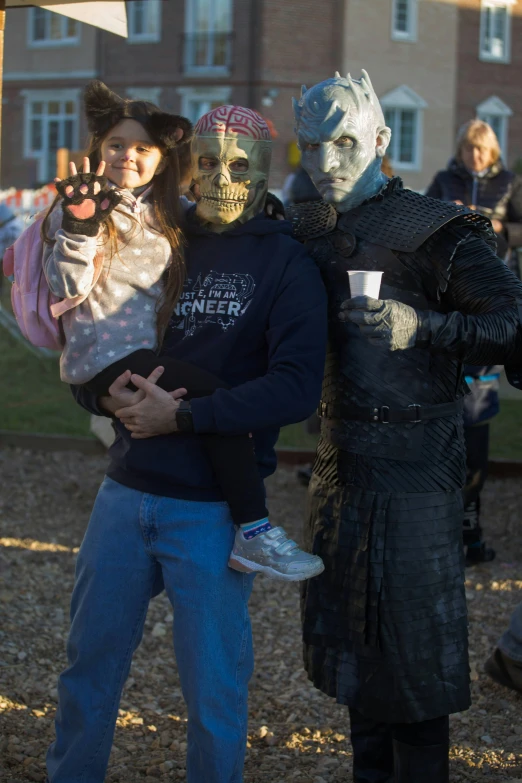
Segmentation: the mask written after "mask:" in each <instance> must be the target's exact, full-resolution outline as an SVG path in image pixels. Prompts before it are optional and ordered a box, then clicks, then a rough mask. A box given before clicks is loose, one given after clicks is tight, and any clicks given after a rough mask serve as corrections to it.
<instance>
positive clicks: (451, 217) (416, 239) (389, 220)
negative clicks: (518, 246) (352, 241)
mask: <svg viewBox="0 0 522 783" xmlns="http://www.w3.org/2000/svg"><path fill="white" fill-rule="evenodd" d="M455 220H460V221H461V222H465V223H466V224H468V225H469V226H470V227H476V228H479V229H480V230H481V231H484V227H485V224H487V222H488V221H487V220H485V218H484V217H482V216H481V215H478V214H477V213H476V212H472V211H470V210H469V209H468V208H467V207H463V206H460V205H458V204H454V203H453V202H451V201H439V199H436V198H428V197H427V196H423V195H421V194H420V193H416V192H415V191H413V190H404V189H402V188H397V189H395V190H394V191H393V192H392V193H390V194H389V195H386V196H385V197H384V198H380V199H376V200H374V201H371V202H370V203H368V204H364V205H363V206H361V207H357V208H356V209H352V210H350V212H346V213H345V214H343V215H341V218H340V219H339V228H340V229H342V230H343V231H348V232H350V233H352V234H354V235H355V236H356V237H358V238H360V239H365V240H367V241H368V242H373V243H374V244H376V245H383V246H384V247H388V248H390V249H391V250H398V251H401V252H404V253H413V252H415V250H418V248H419V247H420V246H421V245H423V244H424V242H426V240H427V239H429V237H430V236H432V235H433V234H435V232H436V231H438V230H439V229H440V228H442V227H443V226H445V225H446V224H448V223H451V222H453V221H455Z"/></svg>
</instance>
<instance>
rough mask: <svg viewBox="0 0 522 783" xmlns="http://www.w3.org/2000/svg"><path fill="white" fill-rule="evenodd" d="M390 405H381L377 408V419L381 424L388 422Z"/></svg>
mask: <svg viewBox="0 0 522 783" xmlns="http://www.w3.org/2000/svg"><path fill="white" fill-rule="evenodd" d="M389 413H390V406H389V405H381V407H380V409H379V421H380V422H381V424H389V423H390V415H389Z"/></svg>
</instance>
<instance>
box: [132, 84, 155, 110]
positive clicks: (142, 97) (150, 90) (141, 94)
mask: <svg viewBox="0 0 522 783" xmlns="http://www.w3.org/2000/svg"><path fill="white" fill-rule="evenodd" d="M161 89H162V88H161V87H127V89H126V90H125V93H126V95H127V98H130V99H131V101H149V103H154V104H156V106H160V101H161Z"/></svg>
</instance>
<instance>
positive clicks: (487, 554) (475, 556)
mask: <svg viewBox="0 0 522 783" xmlns="http://www.w3.org/2000/svg"><path fill="white" fill-rule="evenodd" d="M496 554H497V553H496V552H495V550H494V549H493V548H492V547H490V546H486V542H485V541H481V542H480V543H479V544H475V546H468V548H467V551H466V566H467V567H470V566H474V565H480V563H491V561H492V560H494V559H495V556H496Z"/></svg>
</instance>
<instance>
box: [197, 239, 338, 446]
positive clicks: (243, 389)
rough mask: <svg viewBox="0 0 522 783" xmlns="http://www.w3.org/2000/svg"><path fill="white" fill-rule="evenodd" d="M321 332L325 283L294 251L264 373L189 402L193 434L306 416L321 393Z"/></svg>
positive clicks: (272, 323) (275, 311)
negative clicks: (253, 378)
mask: <svg viewBox="0 0 522 783" xmlns="http://www.w3.org/2000/svg"><path fill="white" fill-rule="evenodd" d="M326 336H327V313H326V293H325V291H324V286H323V283H322V280H321V277H320V275H319V271H318V270H317V267H316V266H315V264H314V263H313V261H312V260H311V259H310V258H309V256H308V255H307V254H306V253H305V251H304V250H299V252H298V254H297V256H296V257H295V258H294V259H293V260H292V262H291V263H290V264H289V266H288V269H287V271H286V274H285V275H284V277H283V279H282V282H281V285H280V288H279V292H278V295H277V299H276V301H275V302H274V305H273V307H272V310H271V312H270V316H269V321H268V328H267V331H266V341H267V345H268V358H269V361H268V369H267V372H266V375H264V376H263V377H261V378H257V379H255V380H252V381H249V382H247V383H243V384H241V385H240V386H236V387H234V388H232V389H230V390H227V389H218V390H217V391H216V392H214V394H212V395H211V396H208V397H201V398H198V399H194V400H192V403H191V405H192V415H193V421H194V430H195V432H221V433H242V432H252V431H254V430H258V429H264V428H269V427H280V426H283V425H285V424H290V423H293V422H297V421H302V420H303V419H305V418H307V417H308V416H309V415H310V414H311V413H312V412H313V410H314V408H315V406H316V405H317V402H318V400H319V397H320V392H321V381H322V377H323V371H324V359H325V351H326Z"/></svg>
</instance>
